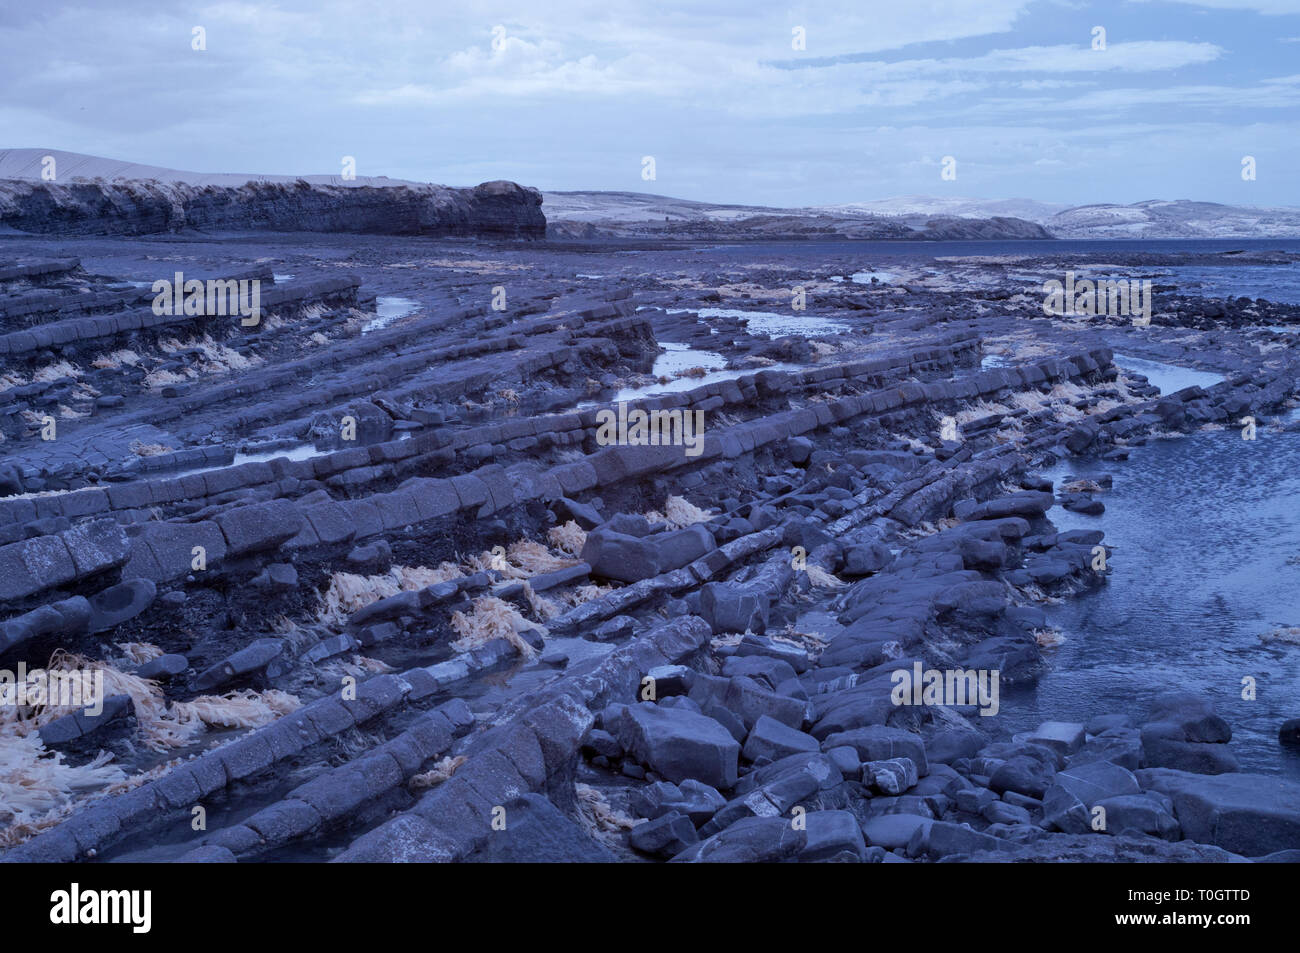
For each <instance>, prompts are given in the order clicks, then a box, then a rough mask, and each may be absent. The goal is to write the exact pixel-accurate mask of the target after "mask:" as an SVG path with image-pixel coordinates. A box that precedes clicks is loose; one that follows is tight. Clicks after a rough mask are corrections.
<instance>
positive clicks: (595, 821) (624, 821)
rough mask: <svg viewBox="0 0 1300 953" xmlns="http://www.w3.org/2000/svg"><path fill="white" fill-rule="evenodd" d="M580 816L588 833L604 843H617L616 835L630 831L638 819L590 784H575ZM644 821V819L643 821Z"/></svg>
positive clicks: (574, 788)
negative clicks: (618, 807) (612, 804)
mask: <svg viewBox="0 0 1300 953" xmlns="http://www.w3.org/2000/svg"><path fill="white" fill-rule="evenodd" d="M573 790H574V793H575V794H576V795H577V807H578V817H579V818H580V819H581V820H582V826H583V828H584V829H585V830H586V831H587V833H588V834H589V835H590V836H592V837H594V838H596V839H597V840H599V841H602V842H603V843H606V844H609V843H617V837H616V835H618V834H621V833H623V832H624V831H630V830H631V829H632V828H633V827H635V826H636V825H637V821H636V820H634V819H633V818H631V817H629V816H628V815H627V814H625V813H623V812H622V811H620V810H617V809H616V808H614V807H612V806H611V805H610V803H609V801H608V800H607V799H606V798H605V795H604V793H603V792H602V791H600V790H599V789H598V788H594V787H592V786H591V785H590V784H575V785H574V787H573ZM642 823H644V821H643V822H642Z"/></svg>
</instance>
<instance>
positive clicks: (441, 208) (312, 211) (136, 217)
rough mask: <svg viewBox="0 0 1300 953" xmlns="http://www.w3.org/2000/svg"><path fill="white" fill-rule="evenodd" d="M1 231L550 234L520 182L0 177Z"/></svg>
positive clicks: (531, 192) (538, 202) (536, 201)
mask: <svg viewBox="0 0 1300 953" xmlns="http://www.w3.org/2000/svg"><path fill="white" fill-rule="evenodd" d="M0 226H7V227H8V228H12V229H16V230H18V231H23V232H35V233H45V234H48V233H54V234H83V235H145V234H153V233H158V232H168V231H177V230H180V229H184V228H197V229H232V230H269V231H284V232H293V231H306V232H366V233H372V234H383V235H454V236H468V237H473V236H484V237H527V238H541V237H543V236H544V235H545V234H546V218H545V216H543V214H542V197H541V193H539V192H538V191H537V190H536V189H529V188H524V187H522V186H519V185H516V184H515V183H513V182H504V181H497V182H485V183H484V184H482V185H479V186H475V187H474V188H470V189H454V188H448V187H445V186H440V185H419V184H401V185H383V186H371V185H362V186H343V185H333V184H322V183H310V182H307V181H305V180H301V179H299V180H296V181H291V182H269V181H250V182H248V183H245V184H243V185H240V186H224V185H201V186H200V185H192V184H189V183H184V182H162V181H156V180H145V179H140V180H129V181H105V180H102V179H96V180H92V181H74V182H70V183H66V184H64V183H51V182H40V181H32V180H29V179H0Z"/></svg>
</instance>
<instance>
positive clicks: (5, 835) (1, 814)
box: [0, 734, 126, 847]
mask: <svg viewBox="0 0 1300 953" xmlns="http://www.w3.org/2000/svg"><path fill="white" fill-rule="evenodd" d="M111 757H112V756H111V755H109V754H107V753H101V754H100V755H99V756H98V757H97V758H95V759H94V760H93V761H91V762H89V763H88V764H83V765H71V764H68V763H67V762H66V761H64V760H63V755H62V753H60V752H57V751H46V750H45V745H44V743H43V742H42V741H41V738H40V735H37V734H30V735H17V734H3V735H0V824H3V825H4V827H3V829H0V847H10V846H13V844H15V843H21V842H22V841H23V840H26V839H27V838H28V837H30V836H31V835H32V834H33V833H36V832H37V831H38V830H39V829H40V821H41V819H42V817H43V816H44V815H47V814H49V813H50V812H52V811H55V812H57V811H60V810H61V809H63V808H66V807H67V806H68V805H70V804H71V803H72V802H73V801H74V800H76V799H77V798H79V797H81V796H83V795H85V794H87V793H89V792H91V791H96V790H99V789H101V788H104V787H106V786H108V785H110V784H114V783H117V782H120V781H123V780H125V779H126V773H125V772H123V771H122V769H121V768H119V767H118V766H117V765H114V764H109V763H108V762H109V760H110V759H111Z"/></svg>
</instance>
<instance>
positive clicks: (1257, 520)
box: [999, 427, 1300, 778]
mask: <svg viewBox="0 0 1300 953" xmlns="http://www.w3.org/2000/svg"><path fill="white" fill-rule="evenodd" d="M1102 473H1110V474H1112V475H1113V476H1114V479H1115V486H1114V489H1113V490H1112V491H1110V492H1108V493H1103V494H1100V496H1099V498H1100V499H1102V500H1104V501H1105V503H1106V513H1105V514H1104V515H1103V516H1100V517H1086V516H1080V515H1078V514H1074V513H1070V512H1068V511H1065V510H1062V509H1059V508H1056V509H1053V510H1052V512H1051V517H1052V520H1053V522H1055V523H1056V524H1057V526H1058V527H1060V528H1061V529H1073V528H1080V527H1083V528H1101V529H1104V530H1105V531H1106V540H1105V541H1106V543H1107V545H1109V546H1113V547H1114V553H1113V555H1112V557H1111V559H1110V561H1109V568H1110V570H1111V573H1110V578H1109V581H1108V583H1107V584H1106V585H1104V586H1102V587H1101V588H1100V589H1098V590H1096V591H1094V592H1091V593H1089V594H1086V595H1083V596H1080V597H1078V598H1074V599H1068V600H1066V601H1065V602H1064V603H1062V604H1061V605H1059V606H1054V607H1050V608H1049V609H1048V614H1049V616H1050V618H1051V620H1052V624H1053V625H1055V626H1056V627H1057V628H1059V629H1060V630H1061V631H1062V632H1063V633H1064V634H1065V637H1066V641H1065V643H1064V644H1062V645H1061V646H1059V647H1058V648H1055V649H1048V650H1047V652H1046V654H1047V657H1048V659H1049V661H1050V664H1051V671H1050V672H1049V673H1048V674H1047V675H1046V676H1045V677H1044V678H1042V679H1041V680H1040V681H1039V682H1038V684H1037V686H1036V687H1035V688H1033V689H1031V690H1028V691H1023V692H1020V693H1015V694H1012V693H1008V694H1007V695H1006V696H1005V697H1004V698H1003V700H1002V716H1001V717H1000V718H999V720H1000V721H1002V723H1003V726H1004V727H1007V728H1009V729H1011V730H1017V731H1018V730H1024V729H1026V728H1032V727H1035V726H1036V725H1037V724H1038V723H1039V722H1041V721H1043V720H1047V719H1066V720H1079V721H1084V720H1086V719H1087V718H1089V717H1090V716H1092V715H1096V714H1103V713H1107V712H1128V713H1132V714H1134V715H1141V714H1143V713H1144V712H1145V709H1146V706H1147V704H1148V703H1149V701H1150V699H1151V698H1152V696H1154V695H1155V694H1157V693H1158V692H1161V691H1167V690H1171V689H1178V690H1185V691H1192V692H1196V693H1197V694H1200V695H1202V696H1204V697H1207V698H1209V699H1212V700H1213V701H1214V703H1215V705H1216V706H1217V707H1218V710H1219V713H1220V714H1221V715H1222V716H1223V717H1224V718H1226V719H1227V721H1228V723H1229V724H1230V725H1231V726H1232V729H1233V741H1232V748H1233V751H1234V752H1235V753H1236V755H1237V757H1238V758H1239V760H1240V761H1241V764H1242V768H1243V770H1248V771H1257V772H1261V773H1268V774H1284V775H1287V776H1290V777H1294V778H1300V753H1297V752H1296V751H1295V750H1294V749H1286V748H1283V747H1281V746H1280V745H1279V744H1278V742H1277V730H1278V727H1279V726H1280V725H1281V723H1282V722H1283V721H1285V720H1286V719H1288V718H1296V717H1300V644H1287V643H1284V642H1278V641H1271V642H1266V641H1262V640H1261V639H1260V635H1261V634H1264V633H1267V632H1270V631H1273V630H1276V629H1279V628H1284V627H1291V626H1300V506H1297V505H1296V504H1297V501H1298V500H1300V434H1298V433H1281V432H1278V431H1275V430H1271V429H1269V428H1266V427H1261V428H1260V430H1259V431H1258V434H1257V439H1256V440H1255V441H1253V442H1252V441H1247V440H1243V439H1242V437H1241V433H1240V431H1239V430H1236V429H1229V430H1224V431H1216V432H1207V433H1197V434H1193V435H1191V436H1188V437H1184V438H1179V439H1173V440H1160V441H1155V442H1153V443H1151V444H1150V445H1148V446H1146V447H1139V448H1136V449H1134V451H1133V454H1132V456H1131V457H1130V458H1129V460H1128V461H1127V462H1125V463H1118V464H1114V463H1110V464H1108V463H1103V462H1102V461H1086V460H1070V461H1066V463H1065V464H1064V465H1062V466H1061V467H1059V468H1058V469H1056V470H1054V471H1051V472H1050V473H1049V475H1050V476H1053V477H1055V478H1060V477H1063V476H1064V475H1066V474H1076V475H1080V476H1098V475H1100V474H1102ZM1248 676H1249V677H1251V678H1253V679H1255V682H1256V685H1257V697H1256V699H1255V700H1254V701H1247V700H1245V699H1243V698H1242V679H1243V678H1246V677H1248Z"/></svg>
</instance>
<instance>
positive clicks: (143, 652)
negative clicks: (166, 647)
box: [114, 642, 164, 665]
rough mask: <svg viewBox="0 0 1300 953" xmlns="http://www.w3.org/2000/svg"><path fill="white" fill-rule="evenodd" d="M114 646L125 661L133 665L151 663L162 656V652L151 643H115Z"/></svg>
mask: <svg viewBox="0 0 1300 953" xmlns="http://www.w3.org/2000/svg"><path fill="white" fill-rule="evenodd" d="M114 644H115V645H116V646H117V647H118V648H119V649H121V651H122V655H123V656H125V658H126V660H127V661H128V662H131V663H133V664H135V665H143V664H144V663H145V662H152V661H153V660H154V659H156V658H158V657H159V656H160V655H163V654H164V653H163V650H162V649H161V648H159V647H158V646H156V645H154V644H153V643H152V642H116V643H114Z"/></svg>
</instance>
